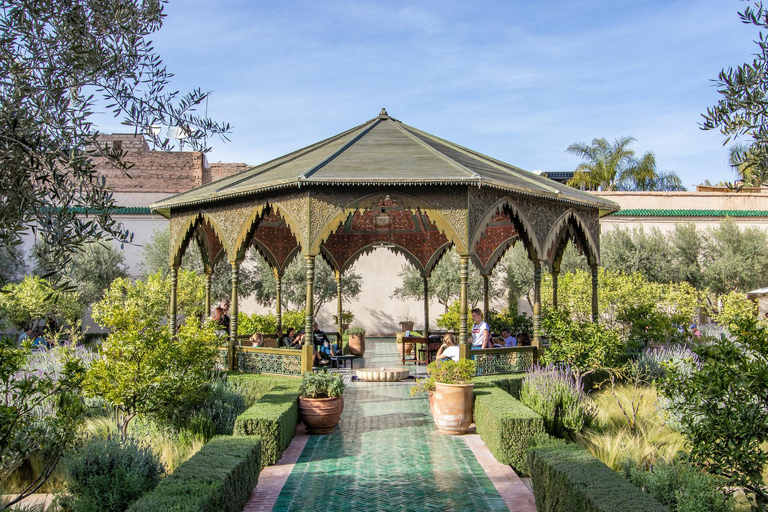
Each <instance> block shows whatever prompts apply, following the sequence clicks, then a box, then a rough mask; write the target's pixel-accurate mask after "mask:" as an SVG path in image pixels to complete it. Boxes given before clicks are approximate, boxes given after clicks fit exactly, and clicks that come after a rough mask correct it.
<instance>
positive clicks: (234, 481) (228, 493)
mask: <svg viewBox="0 0 768 512" xmlns="http://www.w3.org/2000/svg"><path fill="white" fill-rule="evenodd" d="M260 454H261V446H260V439H259V438H258V437H229V436H227V437H215V438H213V439H212V440H211V441H210V442H209V443H208V444H206V445H205V446H203V447H202V448H201V449H200V451H199V452H197V453H196V454H195V455H194V456H193V457H192V458H191V459H189V460H188V461H187V462H185V463H184V464H182V465H181V466H180V467H179V468H178V469H177V470H176V471H174V472H173V474H172V475H170V476H168V477H167V478H165V479H164V480H163V481H162V482H161V483H160V485H158V486H157V487H156V488H155V490H154V491H152V492H151V493H149V494H147V495H145V496H144V497H143V498H141V499H140V500H139V501H137V502H136V503H134V504H133V505H132V506H131V507H130V508H129V509H128V512H157V511H159V510H161V511H163V512H240V511H241V510H242V509H243V506H244V505H245V503H246V502H247V501H248V497H249V496H250V494H251V492H252V491H253V488H254V487H256V482H257V481H258V475H259V471H260V469H261V460H260Z"/></svg>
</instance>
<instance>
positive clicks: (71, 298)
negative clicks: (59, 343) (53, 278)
mask: <svg viewBox="0 0 768 512" xmlns="http://www.w3.org/2000/svg"><path fill="white" fill-rule="evenodd" d="M82 315H83V306H82V303H81V299H80V296H79V295H78V294H77V293H76V292H71V291H56V290H54V289H53V288H52V287H51V284H50V283H49V282H48V281H46V280H45V279H42V278H40V277H37V276H26V277H25V278H24V280H23V281H21V282H20V283H18V284H7V285H5V286H4V287H3V289H2V293H0V319H5V320H6V321H7V322H9V323H10V324H11V325H13V326H14V327H16V328H22V327H25V326H29V327H32V326H33V325H34V324H35V322H37V321H40V320H42V321H44V322H45V323H46V324H47V325H50V324H51V322H53V323H56V324H57V325H62V324H68V325H75V324H77V322H78V321H79V320H80V317H81V316H82Z"/></svg>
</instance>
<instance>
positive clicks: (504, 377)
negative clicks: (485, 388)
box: [473, 372, 526, 400]
mask: <svg viewBox="0 0 768 512" xmlns="http://www.w3.org/2000/svg"><path fill="white" fill-rule="evenodd" d="M525 375H526V374H525V372H522V373H509V374H501V375H483V376H481V377H475V379H474V380H473V382H475V383H476V384H475V387H477V385H478V384H480V385H484V384H494V385H495V386H497V387H500V388H501V389H503V390H504V391H506V392H507V393H509V394H510V395H512V396H513V397H514V398H517V399H518V400H520V390H521V389H522V387H523V379H524V378H525Z"/></svg>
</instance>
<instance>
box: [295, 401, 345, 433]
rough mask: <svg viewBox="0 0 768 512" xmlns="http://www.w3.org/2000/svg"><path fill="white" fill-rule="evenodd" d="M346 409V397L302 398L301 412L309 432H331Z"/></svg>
mask: <svg viewBox="0 0 768 512" xmlns="http://www.w3.org/2000/svg"><path fill="white" fill-rule="evenodd" d="M343 410H344V397H341V396H337V397H333V398H301V397H299V413H300V414H301V421H303V422H304V425H306V427H307V433H309V434H331V433H333V429H335V428H336V425H337V424H338V423H339V418H341V412H342V411H343Z"/></svg>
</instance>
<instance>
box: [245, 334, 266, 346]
mask: <svg viewBox="0 0 768 512" xmlns="http://www.w3.org/2000/svg"><path fill="white" fill-rule="evenodd" d="M249 341H250V342H251V344H252V346H254V347H263V346H264V336H262V335H261V334H259V333H258V332H257V333H254V334H253V336H251V337H250V338H249Z"/></svg>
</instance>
